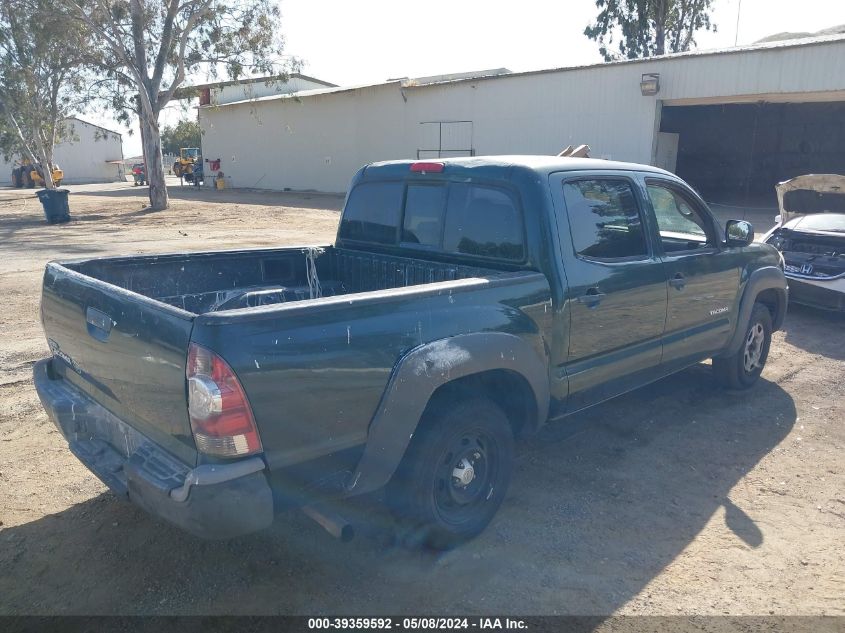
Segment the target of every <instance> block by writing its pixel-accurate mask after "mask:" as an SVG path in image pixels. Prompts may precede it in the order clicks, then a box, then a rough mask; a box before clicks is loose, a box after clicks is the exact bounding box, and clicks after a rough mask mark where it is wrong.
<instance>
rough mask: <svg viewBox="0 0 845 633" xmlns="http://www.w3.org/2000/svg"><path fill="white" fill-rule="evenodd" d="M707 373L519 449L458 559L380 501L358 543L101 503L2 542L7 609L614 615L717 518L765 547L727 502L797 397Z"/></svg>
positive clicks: (788, 424) (293, 526) (286, 524)
mask: <svg viewBox="0 0 845 633" xmlns="http://www.w3.org/2000/svg"><path fill="white" fill-rule="evenodd" d="M708 369H709V368H708V367H706V366H704V365H700V366H696V367H693V368H691V369H689V370H687V371H685V372H682V373H681V374H678V375H676V376H672V377H670V378H667V379H665V380H663V381H660V382H659V383H656V384H654V385H652V386H650V387H648V388H645V389H641V390H639V391H637V392H634V393H632V394H629V395H627V396H623V397H621V398H617V399H616V400H613V401H611V402H608V403H606V404H604V405H601V406H599V407H596V408H594V409H592V410H590V411H587V412H585V413H583V414H579V415H577V416H573V417H571V418H569V419H567V420H564V421H562V422H559V423H553V424H551V425H549V426H548V427H546V429H545V430H544V431H542V432H541V433H540V434H539V435H538V436H536V437H534V438H531V439H529V440H526V441H523V442H521V443H520V444H519V459H518V463H517V467H516V470H515V473H514V480H513V483H512V486H511V490H510V492H509V494H508V498H507V499H506V501H505V504H504V506H503V507H502V509H501V511H500V513H499V515H498V516H497V517H496V518H495V519H494V522H493V524H492V525H491V526H490V527H489V528H488V529H487V530H486V531H485V533H484V534H482V535H481V537H479V538H478V539H476V540H474V541H472V542H470V543H467V544H466V545H464V546H462V547H460V548H458V549H456V550H453V551H451V552H447V553H445V554H433V553H426V552H420V551H416V552H415V551H409V550H407V549H406V548H403V547H400V546H398V545H395V543H394V540H393V539H392V537H391V535H392V533H393V531H392V523H391V520H390V518H389V517H388V515H387V513H386V512H385V511H383V510H382V509H380V507H379V506H378V505H377V503H376V502H375V500H374V499H365V500H360V501H356V502H355V503H354V504H350V506H349V507H348V508H347V510H348V511H350V512H351V513H352V516H353V518H357V520H358V527H359V533H360V536H359V538H358V539H356V540H355V541H353V542H352V543H349V544H342V543H340V542H338V541H335V540H333V539H332V538H331V537H330V536H328V535H327V534H326V533H324V532H323V531H322V530H321V529H320V528H319V527H318V526H317V525H316V524H314V523H312V522H311V521H310V520H309V519H307V518H305V517H304V515H302V514H301V513H297V512H293V513H289V514H285V515H282V516H281V517H280V518H279V520H278V522H277V524H276V525H275V526H274V527H273V528H272V529H271V530H268V531H266V532H263V533H260V534H257V535H254V536H251V537H246V538H241V539H237V540H233V541H228V542H205V541H199V540H196V539H194V538H192V537H190V536H188V535H185V534H183V533H182V532H180V531H179V530H177V529H175V528H171V527H169V526H167V525H164V524H162V523H160V522H157V521H155V520H153V519H151V518H149V517H148V516H146V515H144V514H143V513H142V512H141V511H139V510H137V509H135V508H134V507H132V506H131V505H129V504H126V503H123V502H120V501H118V500H117V499H115V498H114V497H113V496H112V495H110V494H103V495H100V496H98V497H96V498H93V499H90V500H89V501H86V502H84V503H81V504H78V505H75V506H73V507H71V508H69V509H67V510H66V511H63V512H61V513H58V514H55V515H51V516H46V517H44V518H42V519H39V520H37V521H33V522H31V523H28V524H25V525H21V526H16V527H9V528H6V529H3V530H2V531H0V543H2V547H0V569H2V570H3V572H2V573H1V574H0V596H2V597H0V612H2V613H85V614H91V613H114V614H148V613H168V614H170V613H175V614H209V613H212V614H213V613H220V614H223V613H234V614H252V613H256V614H278V613H310V614H339V613H342V614H376V613H390V614H401V613H413V614H417V615H419V614H423V613H425V614H455V613H480V614H484V613H496V614H501V613H509V614H510V613H512V614H553V613H559V614H567V613H569V614H596V615H605V614H610V613H612V612H614V610H616V609H618V608H620V607H621V606H623V605H624V604H625V603H626V602H627V601H629V600H630V599H632V598H634V597H635V596H637V595H638V594H640V592H642V591H643V589H644V588H645V587H646V585H647V584H648V583H649V582H650V581H651V580H652V579H654V578H655V577H656V576H657V575H658V574H660V573H661V571H662V570H663V569H664V568H665V567H666V566H667V565H669V564H670V563H672V562H673V561H674V560H675V559H676V558H677V557H678V556H679V554H681V552H682V551H683V550H684V549H685V548H687V546H689V545H690V543H692V542H693V541H694V540H695V538H696V536H697V535H698V534H699V532H701V530H702V529H703V527H704V526H705V524H707V523H708V522H710V521H718V522H721V523H722V524H723V525H724V526H725V530H726V531H728V532H727V537H726V538H728V539H729V540H730V539H734V538H735V540H736V542H735V545H734V546H735V547H739V548H750V549H754V548H757V547H759V546H760V545H761V544H762V543H764V542H765V540H766V536H767V535H766V531H765V529H763V528H762V527H761V526H759V525H757V524H756V523H755V521H754V518H753V516H750V515H749V513H747V512H746V511H745V510H743V509H742V508H740V507H738V506H737V505H736V504H735V503H734V502H732V501H731V499H730V498H729V497H730V493H731V490H732V488H733V487H734V486H735V485H736V484H737V482H738V481H739V480H740V479H742V478H743V477H744V476H745V475H746V474H747V473H749V471H751V470H752V469H753V468H754V467H755V465H756V464H757V463H758V462H759V461H760V460H761V458H763V457H764V456H765V455H766V454H767V453H769V452H770V451H771V450H772V449H773V448H774V447H775V446H777V445H778V443H780V442H781V440H783V438H784V437H785V436H786V435H787V434H788V433H789V431H790V429H791V428H792V427H793V425H794V423H795V420H796V410H795V407H794V404H793V401H792V399H791V397H790V396H789V395H788V394H787V393H786V392H785V391H784V390H783V389H781V388H780V387H779V386H778V385H777V384H774V383H772V382H768V381H766V380H762V381H761V382H760V383H759V384H758V385H757V386H756V387H755V388H754V389H753V390H751V391H749V392H744V393H741V394H739V393H737V394H730V393H725V392H723V391H720V390H718V389H717V388H716V387H715V386H713V384H712V380H711V378H710V374H709V371H708ZM752 514H753V513H752Z"/></svg>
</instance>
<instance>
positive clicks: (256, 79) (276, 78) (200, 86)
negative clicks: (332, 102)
mask: <svg viewBox="0 0 845 633" xmlns="http://www.w3.org/2000/svg"><path fill="white" fill-rule="evenodd" d="M289 79H304V80H305V81H313V82H314V83H318V84H322V85H324V86H326V87H327V88H336V87H337V84H333V83H330V82H328V81H323V80H322V79H317V78H316V77H309V76H308V75H303V74H300V73H290V74H289V75H288V76H287V77H285V76H284V75H276V76H273V77H248V78H244V79H232V80H229V81H215V82H212V83H207V84H195V85H191V86H180V88H179V90H201V89H204V88H225V87H227V86H240V85H247V84H257V83H276V82H280V83H287V80H289Z"/></svg>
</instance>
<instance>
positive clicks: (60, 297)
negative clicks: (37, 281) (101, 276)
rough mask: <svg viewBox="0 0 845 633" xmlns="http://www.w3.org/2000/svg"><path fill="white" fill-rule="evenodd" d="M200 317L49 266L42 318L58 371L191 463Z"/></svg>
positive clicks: (122, 417)
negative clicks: (189, 390) (191, 383)
mask: <svg viewBox="0 0 845 633" xmlns="http://www.w3.org/2000/svg"><path fill="white" fill-rule="evenodd" d="M193 317H194V315H193V314H191V313H189V312H185V311H184V310H180V309H179V308H175V307H173V306H169V305H165V304H163V303H159V302H157V301H154V300H152V299H149V298H147V297H143V296H141V295H138V294H135V293H132V292H128V291H126V290H123V289H122V288H118V287H117V286H113V285H111V284H107V283H105V282H102V281H99V280H97V279H94V278H91V277H88V276H85V275H82V274H80V273H77V272H74V271H72V270H69V269H67V268H65V267H63V266H62V265H60V264H57V263H50V264H48V265H47V269H46V271H45V273H44V285H43V289H42V296H41V320H42V323H43V325H44V332H45V334H46V336H47V342H48V344H49V345H50V350H51V352H52V353H53V357H54V363H53V364H54V370H55V371H56V373H58V374H59V375H60V376H61V377H62V378H65V379H67V380H68V381H70V382H72V383H73V384H74V385H76V386H77V387H79V388H80V389H81V390H82V391H84V392H85V393H86V394H88V395H89V396H90V397H91V398H93V399H94V400H95V401H97V402H98V403H100V404H101V405H103V406H104V407H105V408H106V409H108V410H110V411H111V412H112V413H114V414H115V415H116V416H117V417H119V418H121V419H122V420H123V421H125V422H126V423H127V424H129V425H130V426H132V427H134V428H135V429H136V430H138V431H140V432H141V433H143V434H144V435H146V436H147V437H149V438H150V439H151V440H153V441H154V442H156V443H157V444H159V445H160V446H162V448H165V449H167V450H168V451H170V452H171V453H173V454H174V455H175V456H176V457H178V458H180V459H181V460H182V461H184V462H185V463H186V464H190V465H193V464H195V463H196V450H195V446H194V441H193V436H192V434H191V424H190V420H189V418H188V405H187V396H186V391H185V363H186V357H187V353H188V344H189V342H190V336H191V328H192V327H193Z"/></svg>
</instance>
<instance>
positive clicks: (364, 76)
mask: <svg viewBox="0 0 845 633" xmlns="http://www.w3.org/2000/svg"><path fill="white" fill-rule="evenodd" d="M740 2H741V3H742V4H741V12H740V14H739V15H740V20H739V29H738V31H737V28H736V27H737V9H738V8H739V6H740V5H739V3H740ZM280 6H281V9H282V16H283V17H282V20H283V22H282V29H283V33H284V36H285V39H286V42H287V45H286V51H287V53H288V54H290V55H293V56H296V57H298V58H300V59H302V60H303V62H304V64H305V65H304V67H303V69H302V72H303V73H305V74H308V75H311V76H314V77H318V78H320V79H325V80H326V81H331V82H333V83H336V84H341V85H350V84H359V83H370V82H378V81H382V80H385V79H387V78H389V77H420V76H425V75H435V74H440V73H450V72H461V71H468V70H481V69H488V68H499V67H506V68H509V69H511V70H513V71H522V70H534V69H538V68H553V67H559V66H572V65H578V64H586V63H594V62H599V61H601V57H600V56H599V53H598V46H597V45H596V43H595V42H593V41H591V40H589V39H587V38H586V37H585V36H584V34H583V31H584V27H585V26H586V25H587V24H589V22H590V21H591V19H592V18H593V17H594V16H595V14H596V8H595V0H520V1H519V2H514V0H415V1H411V2H409V1H408V0H404V1H403V0H357V1H356V2H348V1H344V0H281V3H280ZM713 20H714V22H715V23H716V24H717V27H718V30H717V31H716V32H715V33H701V34H700V35H699V36H698V38H697V39H698V48H699V49H708V48H723V47H728V46H733V45H734V41H735V38H736V41H737V42H738V43H739V44H749V43H751V42H754V41H756V40H758V39H760V38H762V37H765V36H767V35H771V34H773V33H778V32H781V31H817V30H819V29H823V28H826V27H829V26H835V25H837V24H843V23H845V2H843V1H841V0H800V1H796V0H715V3H714V13H713ZM203 80H204V78H202V77H198V78H196V81H197V82H198V83H199V82H202V81H203ZM191 116H194V111H193V110H192V109H191V108H190V107H188V108H186V107H185V105H184V104H182V105H173V106H171V107H170V108H168V109H167V110H166V111H165V112H164V113H163V117H162V124H166V123H171V122H175V121H177V120H179V118H182V117H191ZM86 118H88V119H89V120H92V121H94V122H96V123H99V124H101V125H104V126H106V127H109V128H111V129H114V130H116V131H119V132H121V133H123V134H124V155H125V156H134V155H137V154H139V153H140V139H139V138H138V134H137V133H136V134H135V135H134V136H129V135H127V134H126V129H125V128H123V129H121V127H120V126H119V125H118V124H117V123H116V122H115V121H112V120H110V119H109V118H108V117H107V116H106V117H103V116H88V117H86Z"/></svg>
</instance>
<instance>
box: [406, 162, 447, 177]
mask: <svg viewBox="0 0 845 633" xmlns="http://www.w3.org/2000/svg"><path fill="white" fill-rule="evenodd" d="M445 166H446V165H445V164H444V163H411V171H413V172H418V173H423V174H426V173H427V174H439V173H441V172H442V171H443V168H444V167H445Z"/></svg>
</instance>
